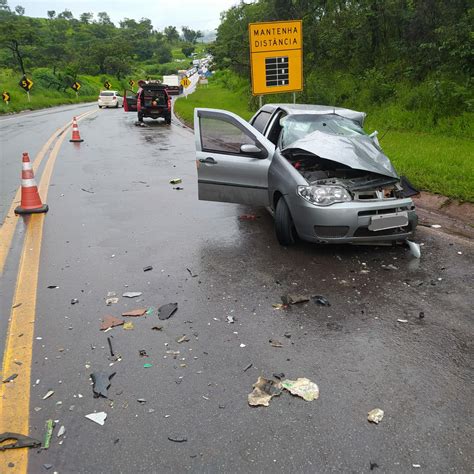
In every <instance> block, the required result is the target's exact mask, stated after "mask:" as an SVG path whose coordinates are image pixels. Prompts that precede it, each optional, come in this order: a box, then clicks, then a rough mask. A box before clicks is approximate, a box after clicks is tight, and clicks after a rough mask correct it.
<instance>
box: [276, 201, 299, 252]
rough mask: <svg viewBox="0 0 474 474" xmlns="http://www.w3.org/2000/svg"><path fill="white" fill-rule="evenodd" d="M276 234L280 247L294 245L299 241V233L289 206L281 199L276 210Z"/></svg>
mask: <svg viewBox="0 0 474 474" xmlns="http://www.w3.org/2000/svg"><path fill="white" fill-rule="evenodd" d="M275 232H276V236H277V239H278V242H279V243H280V245H284V246H285V247H287V246H289V245H293V244H294V243H295V242H296V240H297V233H296V229H295V224H294V223H293V218H292V217H291V213H290V210H289V209H288V204H287V203H286V201H285V199H284V198H283V197H281V198H280V199H279V200H278V202H277V205H276V209H275Z"/></svg>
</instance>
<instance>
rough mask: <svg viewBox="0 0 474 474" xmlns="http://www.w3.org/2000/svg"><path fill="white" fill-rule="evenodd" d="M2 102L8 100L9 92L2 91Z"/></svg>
mask: <svg viewBox="0 0 474 474" xmlns="http://www.w3.org/2000/svg"><path fill="white" fill-rule="evenodd" d="M2 99H3V102H10V94H9V93H8V92H7V91H4V92H2Z"/></svg>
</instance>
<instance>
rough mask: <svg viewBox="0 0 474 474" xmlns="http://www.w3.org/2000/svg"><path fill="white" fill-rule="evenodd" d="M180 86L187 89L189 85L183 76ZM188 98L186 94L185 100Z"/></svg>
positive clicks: (188, 81)
mask: <svg viewBox="0 0 474 474" xmlns="http://www.w3.org/2000/svg"><path fill="white" fill-rule="evenodd" d="M180 84H181V85H182V86H183V87H184V88H185V89H187V88H188V87H189V86H190V85H191V81H190V80H189V79H188V78H187V77H186V76H184V77H183V78H182V79H181V81H180ZM187 98H188V94H186V99H187Z"/></svg>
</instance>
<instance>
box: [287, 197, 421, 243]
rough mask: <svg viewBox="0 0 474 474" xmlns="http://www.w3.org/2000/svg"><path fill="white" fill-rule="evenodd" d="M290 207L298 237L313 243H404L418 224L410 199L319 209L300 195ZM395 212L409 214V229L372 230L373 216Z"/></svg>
mask: <svg viewBox="0 0 474 474" xmlns="http://www.w3.org/2000/svg"><path fill="white" fill-rule="evenodd" d="M290 207H291V209H290V210H291V214H292V217H293V221H294V224H295V227H296V230H297V232H298V235H299V236H300V237H301V238H302V239H304V240H307V241H309V242H317V243H335V244H337V243H343V244H345V243H353V244H357V243H360V244H363V243H374V242H393V241H402V240H405V239H407V238H410V237H411V236H412V235H413V234H414V232H415V229H416V226H417V224H418V216H417V215H416V212H415V206H414V204H413V201H412V200H411V199H410V198H405V199H394V200H384V201H368V202H361V201H351V202H347V203H337V204H333V205H332V206H327V207H318V206H314V205H312V204H311V203H309V202H308V201H306V200H305V199H303V198H301V197H300V196H298V195H297V196H295V197H294V198H293V202H291V204H290ZM395 212H406V213H407V217H408V225H407V226H405V227H396V228H393V229H385V230H379V231H371V230H369V225H370V224H371V219H372V216H375V215H390V214H393V213H395Z"/></svg>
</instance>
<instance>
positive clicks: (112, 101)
mask: <svg viewBox="0 0 474 474" xmlns="http://www.w3.org/2000/svg"><path fill="white" fill-rule="evenodd" d="M97 104H98V105H99V109H101V108H102V107H115V108H116V109H118V108H119V107H123V97H122V96H121V95H120V92H118V91H101V92H100V94H99V99H98V101H97Z"/></svg>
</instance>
